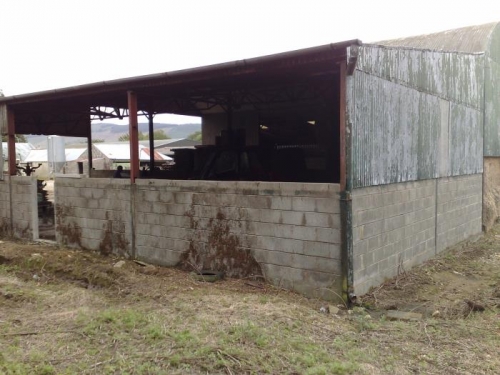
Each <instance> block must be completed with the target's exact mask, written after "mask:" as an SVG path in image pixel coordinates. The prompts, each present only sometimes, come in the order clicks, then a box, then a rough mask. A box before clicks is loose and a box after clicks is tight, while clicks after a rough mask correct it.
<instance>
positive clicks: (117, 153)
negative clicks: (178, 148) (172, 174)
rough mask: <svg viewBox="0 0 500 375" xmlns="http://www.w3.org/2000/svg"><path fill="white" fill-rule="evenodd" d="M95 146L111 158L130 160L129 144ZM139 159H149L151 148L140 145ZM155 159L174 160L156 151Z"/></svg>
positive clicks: (98, 144)
mask: <svg viewBox="0 0 500 375" xmlns="http://www.w3.org/2000/svg"><path fill="white" fill-rule="evenodd" d="M94 146H95V147H96V148H97V149H98V150H99V151H100V152H102V153H103V155H105V156H106V157H107V158H108V159H111V160H130V146H129V145H128V144H110V143H97V144H94ZM139 160H141V161H149V160H150V158H149V148H148V147H145V146H143V145H139ZM155 160H172V158H170V157H168V156H165V155H162V154H160V153H159V152H155Z"/></svg>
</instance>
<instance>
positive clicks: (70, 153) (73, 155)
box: [64, 148, 87, 161]
mask: <svg viewBox="0 0 500 375" xmlns="http://www.w3.org/2000/svg"><path fill="white" fill-rule="evenodd" d="M85 151H87V149H86V148H67V149H65V150H64V153H65V155H66V161H75V160H77V159H78V158H79V157H80V156H82V155H83V153H84V152H85Z"/></svg>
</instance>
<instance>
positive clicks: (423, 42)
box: [369, 22, 500, 53]
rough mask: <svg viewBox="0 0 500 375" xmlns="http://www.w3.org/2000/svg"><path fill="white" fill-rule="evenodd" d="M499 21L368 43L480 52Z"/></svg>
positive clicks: (434, 49)
mask: <svg viewBox="0 0 500 375" xmlns="http://www.w3.org/2000/svg"><path fill="white" fill-rule="evenodd" d="M499 24H500V22H492V23H487V24H484V25H477V26H469V27H462V28H459V29H453V30H446V31H441V32H438V33H432V34H426V35H419V36H412V37H408V38H399V39H393V40H384V41H380V42H374V43H369V44H371V45H380V46H386V47H403V48H414V49H423V50H433V51H446V52H462V53H482V52H485V51H486V49H487V47H488V40H489V37H490V35H491V33H492V32H493V30H494V28H495V27H496V26H497V25H499Z"/></svg>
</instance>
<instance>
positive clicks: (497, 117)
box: [484, 24, 500, 156]
mask: <svg viewBox="0 0 500 375" xmlns="http://www.w3.org/2000/svg"><path fill="white" fill-rule="evenodd" d="M484 95H485V97H484V101H485V103H484V104H485V110H484V116H485V117H484V136H485V140H484V155H485V156H500V24H499V25H498V26H497V27H496V28H495V30H494V31H493V33H492V34H491V37H490V41H489V45H488V50H487V52H486V71H485V92H484Z"/></svg>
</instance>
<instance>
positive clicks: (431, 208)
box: [352, 174, 482, 294]
mask: <svg viewBox="0 0 500 375" xmlns="http://www.w3.org/2000/svg"><path fill="white" fill-rule="evenodd" d="M481 180H482V175H481V174H476V175H469V176H459V177H449V178H441V179H429V180H422V181H414V182H406V183H399V184H388V185H380V186H372V187H368V188H361V189H355V190H354V191H353V200H352V208H353V213H352V215H353V268H354V290H355V293H356V294H364V293H366V292H368V291H369V289H370V288H371V287H373V286H377V285H380V284H381V283H382V282H384V281H385V280H386V279H387V278H391V277H394V276H396V275H398V273H400V272H403V271H404V270H408V269H409V268H411V267H412V266H415V265H417V264H420V263H422V262H424V261H426V260H427V259H429V258H431V257H433V256H434V255H435V254H436V253H437V252H439V251H442V250H444V249H445V248H446V247H449V246H452V245H455V244H457V243H459V242H460V241H463V240H465V239H467V238H468V237H469V236H471V235H474V234H478V233H481V194H482V184H481Z"/></svg>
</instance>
